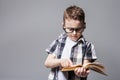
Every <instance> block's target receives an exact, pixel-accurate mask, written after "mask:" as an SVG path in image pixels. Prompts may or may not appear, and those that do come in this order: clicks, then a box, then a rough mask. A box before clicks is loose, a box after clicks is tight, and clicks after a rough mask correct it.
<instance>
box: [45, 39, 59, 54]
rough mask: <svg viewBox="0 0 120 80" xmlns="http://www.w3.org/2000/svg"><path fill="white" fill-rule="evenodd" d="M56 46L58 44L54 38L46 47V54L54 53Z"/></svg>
mask: <svg viewBox="0 0 120 80" xmlns="http://www.w3.org/2000/svg"><path fill="white" fill-rule="evenodd" d="M57 46H58V41H57V40H54V41H53V42H52V43H51V44H50V46H49V47H48V48H46V50H45V51H46V52H47V53H48V54H52V53H55V52H56V51H57Z"/></svg>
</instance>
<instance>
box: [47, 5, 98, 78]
mask: <svg viewBox="0 0 120 80" xmlns="http://www.w3.org/2000/svg"><path fill="white" fill-rule="evenodd" d="M85 28H86V23H85V13H84V11H83V9H82V8H80V7H78V6H70V7H68V8H67V9H66V10H65V12H64V16H63V30H64V31H65V32H64V33H63V34H61V35H60V36H59V37H58V38H57V39H56V40H54V41H53V43H52V44H51V45H50V47H49V48H47V49H46V51H47V53H48V56H47V58H46V61H45V66H46V67H47V68H51V72H50V74H49V77H48V80H86V79H87V76H88V74H89V72H90V71H89V70H86V69H85V68H84V65H85V64H86V63H91V62H93V61H95V60H96V59H97V57H96V53H95V49H94V46H93V44H92V43H90V42H88V41H86V40H85V38H84V36H83V35H82V33H83V31H84V29H85ZM75 64H83V67H79V68H76V69H75V70H74V71H68V72H67V71H66V72H62V71H61V70H60V69H61V68H63V67H70V66H73V65H75Z"/></svg>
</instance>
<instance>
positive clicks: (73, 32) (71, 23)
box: [63, 19, 84, 41]
mask: <svg viewBox="0 0 120 80" xmlns="http://www.w3.org/2000/svg"><path fill="white" fill-rule="evenodd" d="M83 26H84V24H83V23H81V22H80V21H78V20H73V19H65V24H64V27H63V28H64V30H65V32H66V33H67V35H68V37H69V38H70V39H71V40H72V41H77V40H78V39H79V38H80V37H81V35H82V32H83V31H84V27H83Z"/></svg>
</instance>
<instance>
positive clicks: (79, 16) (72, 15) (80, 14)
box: [63, 5, 85, 25]
mask: <svg viewBox="0 0 120 80" xmlns="http://www.w3.org/2000/svg"><path fill="white" fill-rule="evenodd" d="M65 19H73V20H79V21H80V22H83V23H84V24H85V13H84V11H83V9H82V8H80V7H78V6H75V5H73V6H70V7H68V8H67V9H66V10H65V11H64V15H63V25H64V23H65Z"/></svg>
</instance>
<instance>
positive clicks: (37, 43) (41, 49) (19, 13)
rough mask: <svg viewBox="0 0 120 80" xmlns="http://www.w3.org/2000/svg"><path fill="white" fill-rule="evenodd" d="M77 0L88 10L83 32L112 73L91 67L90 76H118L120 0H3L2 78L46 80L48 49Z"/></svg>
mask: <svg viewBox="0 0 120 80" xmlns="http://www.w3.org/2000/svg"><path fill="white" fill-rule="evenodd" d="M74 4H75V5H78V6H81V7H82V8H83V9H84V11H85V13H86V23H87V28H86V30H85V32H84V35H85V37H86V39H87V40H88V41H91V42H93V43H94V45H95V49H96V53H97V56H98V61H99V62H102V63H103V64H104V65H105V66H106V72H107V73H108V75H109V76H107V77H105V76H103V75H101V74H98V73H96V72H93V71H91V74H90V75H89V77H88V80H117V79H119V76H120V69H119V68H120V62H119V57H120V47H119V41H120V36H119V35H120V32H119V31H120V27H119V26H120V9H119V7H120V0H0V80H47V76H48V72H49V69H47V68H45V67H44V61H45V58H46V57H47V54H46V53H45V49H46V48H47V47H48V45H49V44H50V43H51V42H52V41H53V40H54V39H55V38H57V36H58V35H59V34H60V33H61V32H63V30H62V28H61V23H62V16H63V11H64V10H65V9H66V7H68V6H70V5H74Z"/></svg>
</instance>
